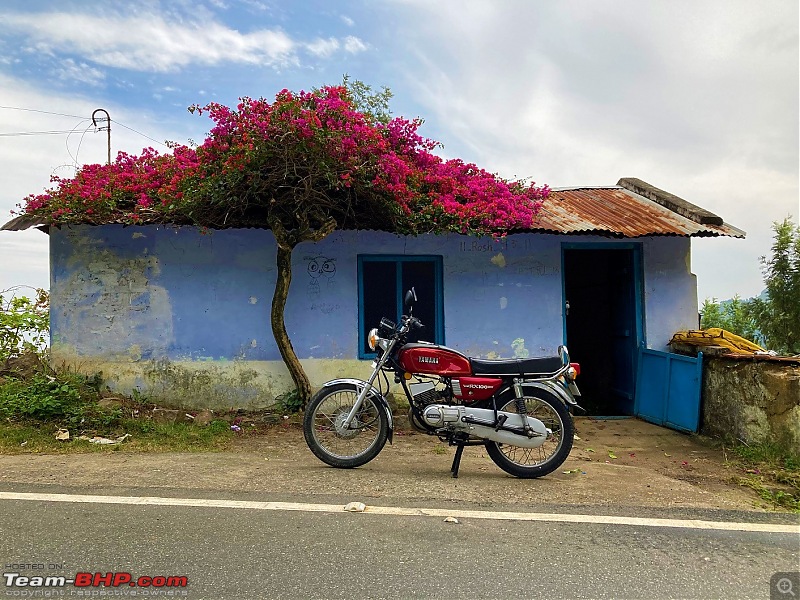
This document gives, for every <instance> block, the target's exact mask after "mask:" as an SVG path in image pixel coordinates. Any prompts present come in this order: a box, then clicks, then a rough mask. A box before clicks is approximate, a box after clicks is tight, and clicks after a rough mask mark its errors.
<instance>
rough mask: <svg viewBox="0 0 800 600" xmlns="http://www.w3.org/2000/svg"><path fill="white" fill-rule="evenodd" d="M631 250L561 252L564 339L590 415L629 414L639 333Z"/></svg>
mask: <svg viewBox="0 0 800 600" xmlns="http://www.w3.org/2000/svg"><path fill="white" fill-rule="evenodd" d="M635 252H636V249H635V248H631V247H628V248H612V249H607V248H597V247H596V246H594V247H591V248H586V249H583V248H582V249H565V250H564V293H565V296H564V300H565V303H566V305H567V306H568V308H566V309H565V311H564V314H565V317H564V318H565V332H566V343H567V346H568V347H569V352H570V357H571V359H572V360H573V361H576V362H579V363H580V365H581V376H580V378H579V386H580V388H581V394H582V398H581V401H580V404H581V406H583V407H584V408H585V409H586V410H587V411H588V413H589V414H590V415H598V416H600V415H602V416H622V415H632V414H633V412H634V393H635V388H636V353H637V350H638V346H639V340H640V339H641V337H642V333H641V332H642V325H641V315H642V310H641V306H640V303H641V300H640V295H639V294H638V293H637V282H638V275H637V268H638V260H636V256H635Z"/></svg>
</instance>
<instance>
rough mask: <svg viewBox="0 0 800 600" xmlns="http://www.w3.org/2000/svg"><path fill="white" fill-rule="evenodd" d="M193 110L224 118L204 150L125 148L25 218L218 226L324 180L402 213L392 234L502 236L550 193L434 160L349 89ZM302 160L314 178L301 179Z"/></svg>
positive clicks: (39, 202) (332, 194) (399, 123)
mask: <svg viewBox="0 0 800 600" xmlns="http://www.w3.org/2000/svg"><path fill="white" fill-rule="evenodd" d="M190 111H192V112H197V113H198V114H202V113H204V112H205V113H208V115H209V117H210V118H211V120H212V121H213V123H214V126H213V128H212V129H211V131H210V132H209V135H208V137H207V138H206V139H205V141H204V142H203V143H202V144H201V145H200V146H199V147H197V148H196V149H193V148H189V147H187V146H183V145H178V144H175V145H173V146H172V151H171V152H170V153H167V154H163V155H160V154H158V153H157V152H156V151H155V150H153V149H152V148H146V149H145V150H143V151H142V153H141V154H140V155H139V156H131V155H128V154H124V153H120V154H119V155H118V156H117V159H116V161H114V163H112V164H111V165H86V166H84V167H83V168H82V169H81V170H80V171H79V172H78V173H77V174H76V175H75V177H73V178H69V179H67V178H63V179H62V178H58V177H56V178H53V180H52V182H53V183H54V184H55V185H54V186H53V187H52V188H50V189H48V190H47V191H46V192H45V193H43V194H39V195H31V196H29V197H28V198H26V199H25V205H24V211H25V212H26V213H32V214H38V215H42V216H45V217H46V218H48V219H49V220H50V221H51V222H53V223H65V222H84V223H109V222H121V223H142V222H165V221H166V222H179V223H186V222H189V223H195V224H198V225H208V226H215V225H216V223H215V222H211V221H210V220H207V221H204V215H205V214H208V213H207V212H206V211H205V209H204V206H210V205H219V204H220V203H222V204H224V203H225V202H235V201H236V199H238V200H239V201H241V200H242V199H243V198H247V199H251V200H252V199H255V200H253V201H256V200H257V201H259V202H265V200H264V198H265V197H268V196H274V195H275V194H276V193H277V192H276V190H277V189H278V188H282V187H287V186H290V185H301V184H303V185H307V182H308V181H313V185H314V186H315V187H316V188H317V189H316V191H317V192H318V193H319V194H320V195H323V196H325V197H329V198H339V197H340V196H341V197H349V196H347V195H348V194H356V195H358V196H359V197H361V198H364V197H368V198H370V199H371V200H370V201H374V202H381V203H384V204H385V205H386V206H390V207H392V210H391V212H392V214H394V215H396V219H395V222H394V223H387V224H386V228H387V229H393V230H396V231H398V232H406V233H422V232H443V231H454V232H460V233H475V234H493V235H503V234H505V233H507V232H508V231H510V230H515V229H525V228H528V227H530V226H531V223H532V221H533V218H534V217H535V214H536V212H537V210H538V208H539V206H540V205H541V203H542V201H543V200H544V199H545V198H546V197H547V195H548V193H549V190H548V188H547V187H546V186H544V187H537V186H535V185H533V184H527V183H524V182H509V181H506V180H503V179H502V178H500V177H498V176H496V175H494V174H491V173H488V172H487V171H485V170H483V169H480V168H479V167H477V166H476V165H474V164H469V163H465V162H463V161H461V160H447V161H445V160H443V159H441V158H440V157H438V156H436V155H435V154H434V153H433V152H434V150H435V149H436V148H437V147H438V146H439V144H438V143H437V142H435V141H433V140H429V139H426V138H424V137H422V136H421V135H419V133H418V129H419V127H420V125H421V121H420V120H418V119H416V120H408V119H403V118H394V119H391V120H390V121H388V123H382V122H379V121H377V120H376V119H374V118H372V117H371V116H370V115H369V114H365V113H364V112H362V111H360V110H359V109H358V108H357V106H356V105H355V102H354V101H353V99H352V97H351V96H350V94H349V92H348V90H347V88H346V87H343V86H333V87H324V88H322V89H320V90H315V91H313V92H299V93H293V92H290V91H288V90H283V91H281V92H280V93H279V94H277V96H276V98H275V100H274V101H273V102H268V101H266V100H264V99H263V98H262V99H258V100H254V99H251V98H242V99H241V101H240V102H239V104H238V106H237V107H236V108H235V109H232V108H229V107H227V106H224V105H221V104H217V103H211V104H208V105H206V106H197V105H195V106H192V107H190ZM298 165H301V166H302V169H305V170H304V171H303V173H308V174H313V178H312V177H311V175H308V176H307V177H306V176H299V175H297V171H298ZM342 194H344V195H343V196H342ZM272 202H274V200H272ZM232 225H235V223H232Z"/></svg>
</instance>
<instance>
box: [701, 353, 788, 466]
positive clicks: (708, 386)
mask: <svg viewBox="0 0 800 600" xmlns="http://www.w3.org/2000/svg"><path fill="white" fill-rule="evenodd" d="M702 431H703V433H706V434H708V435H713V436H717V437H722V438H725V439H731V438H734V439H738V440H742V441H744V442H747V443H748V444H749V443H761V442H777V443H780V444H782V445H784V446H785V447H787V448H789V449H793V450H794V452H795V453H796V454H800V366H798V365H797V364H788V363H785V362H777V361H752V360H746V361H745V360H741V359H738V360H737V359H729V358H724V357H706V358H705V359H704V369H703V424H702Z"/></svg>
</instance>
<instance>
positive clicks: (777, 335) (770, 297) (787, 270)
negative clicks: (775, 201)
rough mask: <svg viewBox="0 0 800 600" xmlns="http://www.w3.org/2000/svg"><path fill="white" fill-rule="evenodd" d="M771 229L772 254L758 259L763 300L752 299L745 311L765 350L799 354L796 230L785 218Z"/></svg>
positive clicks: (799, 243) (799, 231) (799, 244)
mask: <svg viewBox="0 0 800 600" xmlns="http://www.w3.org/2000/svg"><path fill="white" fill-rule="evenodd" d="M772 229H773V231H774V232H775V236H774V238H773V240H774V241H773V243H772V254H771V255H770V256H769V258H767V257H766V256H762V257H761V268H762V272H763V273H764V283H765V284H766V288H767V297H766V299H765V300H762V299H761V298H754V299H753V300H752V301H751V302H750V306H749V310H750V312H751V313H752V315H753V318H754V320H755V323H756V324H757V327H758V331H759V332H760V334H761V336H763V338H764V343H765V344H766V346H767V348H769V349H770V350H775V351H776V352H779V353H781V354H790V355H794V354H800V227H799V226H797V225H795V224H794V223H792V221H791V219H790V218H789V217H787V218H786V219H784V220H783V221H782V222H777V221H776V222H774V223H773V224H772Z"/></svg>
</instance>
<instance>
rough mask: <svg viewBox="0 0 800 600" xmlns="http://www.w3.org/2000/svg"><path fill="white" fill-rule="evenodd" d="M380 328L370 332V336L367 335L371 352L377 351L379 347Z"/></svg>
mask: <svg viewBox="0 0 800 600" xmlns="http://www.w3.org/2000/svg"><path fill="white" fill-rule="evenodd" d="M379 339H380V338H379V337H378V328H377V327H375V328H373V329H370V330H369V334H367V344H369V348H370V350H375V349H376V348H377V347H378V340H379Z"/></svg>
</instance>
